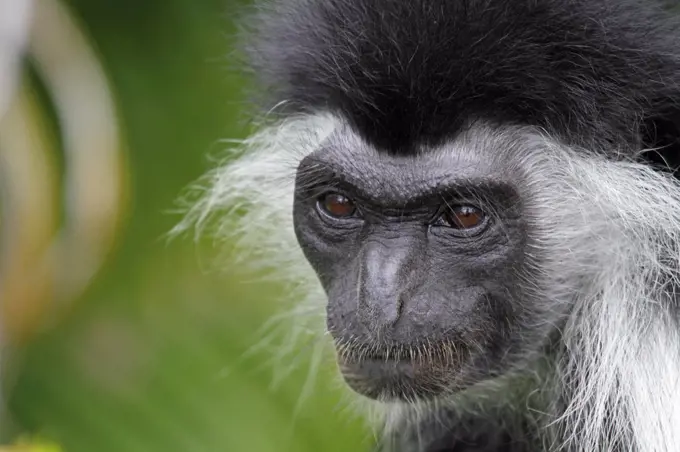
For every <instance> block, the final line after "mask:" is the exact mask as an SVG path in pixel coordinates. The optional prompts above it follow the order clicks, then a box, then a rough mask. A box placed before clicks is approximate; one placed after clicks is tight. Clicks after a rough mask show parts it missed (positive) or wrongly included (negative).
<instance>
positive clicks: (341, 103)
mask: <svg viewBox="0 0 680 452" xmlns="http://www.w3.org/2000/svg"><path fill="white" fill-rule="evenodd" d="M247 25H248V26H247V27H246V28H247V29H248V30H249V34H248V46H247V50H248V55H249V56H250V61H251V64H252V66H251V67H252V68H253V73H254V74H255V75H256V76H257V77H258V81H259V85H258V86H260V87H261V90H260V93H262V94H263V96H262V97H260V99H263V100H264V101H265V102H264V103H263V105H264V106H265V111H267V112H268V113H267V114H266V115H265V118H266V121H264V122H263V125H262V128H261V129H260V130H259V132H257V133H255V134H254V135H252V136H251V137H250V138H248V139H247V140H245V141H244V142H243V145H242V147H241V150H242V152H241V153H240V154H239V155H238V156H237V157H235V158H233V159H232V160H231V161H229V162H228V163H227V164H225V165H224V166H223V167H220V168H218V169H217V170H215V171H214V172H213V173H211V174H210V176H208V179H207V183H206V184H204V185H203V187H204V191H203V193H202V196H201V197H199V198H198V199H197V200H196V202H195V203H194V205H193V208H192V209H191V210H190V212H189V216H188V217H187V219H186V221H185V223H183V224H182V225H180V228H183V227H186V226H187V225H188V224H189V223H198V225H199V226H200V227H204V226H205V225H206V224H212V225H214V226H217V228H218V229H219V231H218V232H224V233H229V234H234V233H235V234H237V236H238V237H239V238H240V240H241V244H242V245H243V249H244V250H246V251H248V252H249V253H250V254H249V256H250V259H251V261H256V262H258V263H260V264H262V266H263V267H267V268H269V269H272V270H274V271H276V272H278V273H280V274H281V275H283V277H284V278H288V279H289V280H290V281H291V282H293V283H294V284H295V287H296V289H295V291H293V292H291V293H292V294H293V295H292V296H293V297H294V298H296V299H297V300H298V301H299V303H300V305H301V306H302V305H304V307H305V308H300V309H301V310H304V309H307V308H309V312H311V313H315V312H316V313H318V312H324V310H325V320H326V321H325V324H326V325H325V328H326V329H327V331H328V332H329V333H330V334H329V336H330V337H331V338H332V340H333V343H334V345H335V350H336V356H337V362H338V364H339V366H338V367H339V370H340V373H341V374H342V376H343V377H344V379H345V381H346V382H347V384H348V386H349V387H351V388H352V389H353V390H354V391H355V392H356V393H358V394H360V395H362V396H363V397H359V398H360V399H365V400H368V399H371V400H374V401H375V402H374V403H375V405H376V406H379V407H382V410H381V412H382V417H381V419H382V423H383V424H382V427H381V428H382V430H383V431H384V435H382V437H383V439H382V444H381V446H380V447H381V450H385V451H416V452H419V451H427V452H435V451H456V452H459V451H501V450H502V451H520V450H521V451H547V450H551V451H552V450H567V451H587V452H590V451H598V452H599V451H635V452H677V451H680V304H679V300H678V294H677V293H676V292H677V288H678V286H679V284H680V182H679V181H678V179H676V178H675V176H674V173H673V169H674V165H676V164H678V162H680V159H678V157H679V153H680V23H678V22H677V21H675V20H674V19H673V18H672V16H671V14H670V13H669V12H668V11H665V10H664V9H663V7H662V6H661V5H660V4H657V3H654V1H652V0H645V1H643V0H280V1H275V2H269V3H260V4H258V7H257V8H256V12H255V14H254V15H253V16H252V19H251V20H249V21H248V22H247ZM237 208H238V209H237ZM212 220H216V222H215V221H212ZM234 231H236V232H234ZM298 312H301V311H298ZM312 318H313V319H314V320H315V321H318V320H319V316H312ZM296 322H302V317H301V316H300V317H297V318H296ZM319 323H322V322H319ZM320 329H321V330H322V329H323V326H322V328H320Z"/></svg>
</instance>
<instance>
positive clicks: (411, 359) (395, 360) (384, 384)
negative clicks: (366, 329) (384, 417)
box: [338, 344, 465, 401]
mask: <svg viewBox="0 0 680 452" xmlns="http://www.w3.org/2000/svg"><path fill="white" fill-rule="evenodd" d="M464 357H465V353H464V352H463V351H462V350H461V349H460V348H456V347H453V346H452V345H450V344H440V345H439V346H437V347H433V346H432V345H430V346H429V348H428V349H425V348H421V347H418V348H413V349H408V350H406V352H404V351H402V352H401V353H394V352H391V353H390V352H389V351H388V350H383V351H380V352H372V353H366V352H365V351H358V350H342V349H339V350H338V365H339V368H340V371H341V372H342V376H343V378H344V379H345V382H346V383H347V385H348V386H349V387H350V388H352V389H353V390H354V391H355V392H357V393H359V394H361V395H364V396H366V397H369V398H371V399H376V400H385V401H389V400H395V399H396V400H405V401H416V400H423V399H430V398H432V397H435V396H438V395H441V394H442V393H447V392H449V393H450V392H455V391H456V390H457V389H459V387H460V386H461V385H460V374H461V368H462V364H463V361H464Z"/></svg>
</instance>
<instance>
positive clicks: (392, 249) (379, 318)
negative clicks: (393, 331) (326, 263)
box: [358, 242, 414, 330]
mask: <svg viewBox="0 0 680 452" xmlns="http://www.w3.org/2000/svg"><path fill="white" fill-rule="evenodd" d="M395 245H397V246H389V247H388V246H387V244H385V243H382V242H372V243H369V244H367V245H366V246H364V248H363V249H362V253H361V256H360V259H361V260H362V262H361V265H360V266H359V268H360V274H359V278H358V279H359V280H358V285H359V287H358V292H359V310H358V314H359V320H360V321H361V322H362V323H363V324H364V325H365V326H366V327H367V328H368V329H369V330H373V329H381V330H382V329H389V328H393V327H394V326H395V325H396V324H397V322H398V321H399V320H400V318H401V315H402V312H403V308H404V303H405V294H406V291H407V290H408V288H409V287H410V286H411V285H412V281H410V280H409V279H411V277H412V276H411V275H412V274H413V272H412V271H411V267H412V266H413V265H414V253H413V251H412V250H413V246H412V244H407V243H403V242H402V243H399V244H395Z"/></svg>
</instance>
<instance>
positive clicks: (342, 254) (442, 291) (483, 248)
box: [294, 135, 549, 400]
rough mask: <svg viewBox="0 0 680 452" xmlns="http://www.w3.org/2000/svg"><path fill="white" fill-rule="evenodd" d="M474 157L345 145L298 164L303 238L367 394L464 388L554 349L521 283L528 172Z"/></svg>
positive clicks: (344, 363)
mask: <svg viewBox="0 0 680 452" xmlns="http://www.w3.org/2000/svg"><path fill="white" fill-rule="evenodd" d="M474 147H478V146H474ZM470 150H471V147H470V145H469V144H468V145H451V146H448V147H446V148H444V149H441V150H439V151H431V152H423V153H422V154H420V156H418V157H411V158H404V157H401V158H399V157H392V156H389V155H385V154H379V153H377V152H375V151H373V150H370V149H368V148H367V146H366V145H365V144H362V143H361V142H360V141H359V140H357V139H352V138H351V137H350V138H348V137H347V136H342V137H340V136H339V135H336V136H335V137H334V138H332V139H331V140H329V142H328V143H327V145H326V146H325V147H324V149H321V150H319V151H317V152H314V153H313V154H311V155H308V156H307V157H306V158H305V159H304V160H303V161H302V162H301V164H300V165H299V168H298V174H297V182H296V199H295V207H294V219H295V228H296V234H297V237H298V241H299V243H300V245H301V247H302V249H303V252H304V253H305V255H306V257H307V259H308V260H309V262H310V263H311V265H312V266H313V268H314V269H315V271H316V273H317V275H318V277H319V279H320V281H321V283H322V285H323V287H324V289H325V291H326V294H327V296H328V305H327V326H328V330H329V331H330V333H331V335H332V337H333V338H334V341H335V344H336V349H337V355H338V362H339V366H340V369H341V371H342V373H343V376H344V377H345V380H346V381H347V383H348V384H349V385H350V386H351V387H352V388H353V389H354V390H355V391H357V392H359V393H361V394H364V395H366V396H368V397H372V398H379V399H393V398H399V399H409V400H412V399H414V398H426V397H430V396H434V395H438V394H442V393H452V392H456V391H458V390H460V389H462V388H465V387H468V386H470V385H473V384H475V383H477V382H480V381H483V380H485V379H488V378H492V377H494V376H497V375H499V374H502V373H503V372H505V371H507V370H508V369H510V368H511V367H512V366H513V365H515V364H516V363H517V359H518V358H517V357H518V356H523V357H526V356H527V352H528V351H532V350H538V349H539V348H540V347H542V346H543V345H544V344H545V340H544V339H545V337H546V336H547V330H546V327H545V325H546V321H545V317H546V313H545V312H542V311H541V309H540V307H538V306H540V303H538V302H536V303H533V302H532V300H531V296H530V294H529V293H528V291H524V290H523V289H522V284H521V281H523V280H527V279H528V272H529V270H528V269H529V268H533V266H532V265H531V262H530V261H529V260H528V257H527V242H528V240H529V239H530V237H529V234H528V228H527V222H526V220H525V209H524V207H523V205H524V203H523V199H522V197H521V195H520V192H521V190H519V188H518V186H517V183H518V182H517V181H519V180H521V176H520V175H519V174H512V171H509V170H508V168H512V165H508V164H507V162H506V163H505V164H504V165H502V167H503V168H504V171H499V170H498V169H497V167H496V165H494V164H493V163H492V162H493V161H494V160H491V159H488V158H487V159H485V157H484V153H481V152H480V151H479V149H477V150H475V152H470ZM496 152H497V151H496ZM495 161H497V160H495ZM548 323H549V322H548Z"/></svg>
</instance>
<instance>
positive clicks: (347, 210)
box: [317, 193, 357, 219]
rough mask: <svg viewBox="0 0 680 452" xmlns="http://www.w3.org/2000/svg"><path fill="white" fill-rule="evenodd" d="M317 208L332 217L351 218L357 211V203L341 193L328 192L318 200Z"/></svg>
mask: <svg viewBox="0 0 680 452" xmlns="http://www.w3.org/2000/svg"><path fill="white" fill-rule="evenodd" d="M317 208H318V209H319V210H321V212H322V213H324V214H326V215H328V216H330V217H332V218H338V219H342V218H350V217H353V216H354V214H355V213H356V211H357V208H356V205H355V204H354V202H353V201H352V200H351V199H349V198H348V197H346V196H344V195H341V194H340V193H326V194H325V195H323V196H321V197H320V198H319V200H318V201H317Z"/></svg>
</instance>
